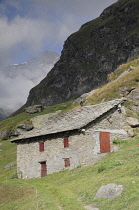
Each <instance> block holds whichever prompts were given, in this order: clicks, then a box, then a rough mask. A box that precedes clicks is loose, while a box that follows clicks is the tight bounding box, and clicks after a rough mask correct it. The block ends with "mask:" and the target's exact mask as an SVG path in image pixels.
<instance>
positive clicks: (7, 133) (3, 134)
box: [0, 130, 10, 140]
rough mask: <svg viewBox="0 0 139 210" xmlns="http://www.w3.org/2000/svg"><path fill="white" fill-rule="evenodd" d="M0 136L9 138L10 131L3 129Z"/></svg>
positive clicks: (4, 138)
mask: <svg viewBox="0 0 139 210" xmlns="http://www.w3.org/2000/svg"><path fill="white" fill-rule="evenodd" d="M0 138H1V139H2V140H8V139H9V138H10V132H9V131H7V130H5V131H3V132H2V133H0Z"/></svg>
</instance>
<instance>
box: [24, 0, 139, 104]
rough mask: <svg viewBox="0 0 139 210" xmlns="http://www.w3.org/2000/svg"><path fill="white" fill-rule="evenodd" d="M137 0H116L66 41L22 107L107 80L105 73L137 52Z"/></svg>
mask: <svg viewBox="0 0 139 210" xmlns="http://www.w3.org/2000/svg"><path fill="white" fill-rule="evenodd" d="M138 11H139V4H138V0H134V1H131V0H119V1H118V2H117V3H115V4H113V5H111V6H110V7H108V8H107V9H105V10H104V11H103V13H102V14H101V15H100V17H98V18H96V19H95V20H93V21H90V22H88V23H86V24H84V25H83V26H82V27H81V28H80V30H79V31H77V32H76V33H74V34H72V35H71V36H70V37H69V38H68V39H67V40H66V42H65V44H64V48H63V51H62V55H61V58H60V60H59V61H58V62H57V63H56V64H55V66H54V68H53V69H52V70H51V71H50V72H49V73H48V75H47V77H46V78H44V79H43V80H42V81H41V82H40V84H39V85H37V86H36V87H34V88H33V89H32V90H31V91H30V94H29V97H28V100H27V103H26V104H25V107H27V106H30V105H34V104H42V105H45V106H49V105H54V104H58V103H61V102H64V101H67V100H69V99H72V98H76V97H79V96H80V95H82V94H83V93H85V92H89V91H90V90H92V89H94V88H96V87H98V86H100V85H103V84H105V83H106V82H107V75H108V74H109V73H110V72H113V71H114V70H115V69H116V67H117V66H118V65H120V64H122V63H124V62H126V61H127V60H131V59H133V58H136V57H138V56H139V30H138V24H139V17H138Z"/></svg>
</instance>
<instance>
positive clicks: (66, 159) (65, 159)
mask: <svg viewBox="0 0 139 210" xmlns="http://www.w3.org/2000/svg"><path fill="white" fill-rule="evenodd" d="M64 162H65V168H66V167H70V159H69V158H64Z"/></svg>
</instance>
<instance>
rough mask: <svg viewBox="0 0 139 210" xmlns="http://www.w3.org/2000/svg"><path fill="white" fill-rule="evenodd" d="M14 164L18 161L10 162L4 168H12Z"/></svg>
mask: <svg viewBox="0 0 139 210" xmlns="http://www.w3.org/2000/svg"><path fill="white" fill-rule="evenodd" d="M14 166H16V163H10V164H8V165H6V166H5V167H4V168H12V167H14Z"/></svg>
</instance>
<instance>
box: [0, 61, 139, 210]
mask: <svg viewBox="0 0 139 210" xmlns="http://www.w3.org/2000/svg"><path fill="white" fill-rule="evenodd" d="M130 65H133V66H136V69H134V70H132V71H131V72H129V74H130V76H129V75H125V76H123V77H121V78H119V79H116V78H117V77H118V76H119V75H120V74H121V73H122V72H123V71H126V70H127V69H128V68H129V66H130ZM111 79H116V80H113V81H112V82H110V83H109V84H107V85H106V86H104V87H103V88H99V89H97V90H96V91H95V92H94V93H93V94H96V93H97V94H96V95H92V96H90V97H89V98H88V100H90V101H88V104H94V103H98V102H101V101H104V100H105V101H106V100H109V99H112V98H113V97H118V96H119V95H117V93H118V90H119V87H121V86H124V85H127V86H132V85H138V83H137V81H136V80H138V79H139V67H138V60H135V61H132V62H130V63H128V64H124V65H122V66H120V67H119V68H118V69H117V70H116V72H115V75H111ZM104 90H105V91H104ZM98 91H99V92H98ZM110 93H111V94H110ZM114 94H115V95H114ZM94 99H95V100H94ZM63 105H64V106H63ZM76 105H77V104H72V102H68V103H66V106H65V104H61V105H57V106H53V107H48V108H46V109H45V110H44V112H43V114H45V113H49V112H54V111H56V110H59V109H61V110H63V111H66V110H68V109H71V108H74V107H75V106H76ZM41 114H42V113H41ZM33 116H34V115H33ZM31 117H32V115H29V114H25V113H22V114H20V115H18V116H15V117H13V118H9V119H6V120H4V121H2V122H0V131H1V130H3V129H7V128H8V127H12V128H14V127H15V126H16V124H19V123H21V122H23V121H27V120H29V119H30V118H31ZM0 143H2V145H0V198H1V199H0V209H2V210H4V209H5V210H7V209H19V210H20V209H50V210H53V209H54V210H55V209H61V207H62V208H63V209H64V210H68V209H69V210H70V209H75V210H76V209H80V210H81V209H84V208H83V206H84V205H87V204H91V205H92V206H93V207H97V208H99V209H100V210H104V209H113V210H120V209H122V210H123V209H132V210H136V209H138V206H139V200H138V191H139V190H138V189H139V166H138V161H139V147H138V146H137V144H138V143H139V138H136V139H135V140H131V141H129V142H128V143H126V144H124V146H123V147H122V148H121V149H120V150H119V151H117V152H115V153H110V154H108V155H107V156H106V157H105V158H104V159H102V160H101V161H99V162H97V163H96V164H94V165H92V166H88V167H84V168H76V169H74V170H71V171H68V170H64V171H61V172H60V173H55V174H53V175H48V176H47V177H44V178H41V179H30V180H20V179H19V180H18V179H16V166H13V167H11V168H5V166H7V165H8V164H11V163H16V145H15V144H11V143H10V141H1V140H0ZM1 150H2V151H1ZM133 181H134V182H133ZM113 182H114V183H117V184H123V186H124V191H123V193H122V195H121V196H118V197H117V198H115V199H113V200H112V201H109V200H108V199H98V200H94V196H95V194H96V192H97V190H98V188H99V187H100V186H101V185H103V184H108V183H113Z"/></svg>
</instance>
